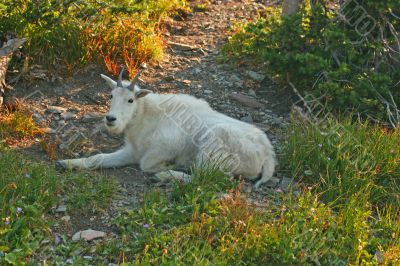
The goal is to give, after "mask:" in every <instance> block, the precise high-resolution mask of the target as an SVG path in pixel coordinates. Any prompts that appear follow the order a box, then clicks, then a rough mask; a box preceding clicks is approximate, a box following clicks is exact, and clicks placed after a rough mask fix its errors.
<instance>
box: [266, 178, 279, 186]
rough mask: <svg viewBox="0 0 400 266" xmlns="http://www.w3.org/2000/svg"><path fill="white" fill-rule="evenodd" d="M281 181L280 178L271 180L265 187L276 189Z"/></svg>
mask: <svg viewBox="0 0 400 266" xmlns="http://www.w3.org/2000/svg"><path fill="white" fill-rule="evenodd" d="M280 181H281V180H280V179H279V178H275V177H274V178H271V179H270V180H268V182H267V183H265V186H267V187H271V188H275V187H277V186H278V184H279V182H280Z"/></svg>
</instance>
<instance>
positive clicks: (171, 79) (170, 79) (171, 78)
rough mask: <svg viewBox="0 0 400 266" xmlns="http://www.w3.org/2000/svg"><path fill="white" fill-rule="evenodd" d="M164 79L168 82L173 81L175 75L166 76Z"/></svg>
mask: <svg viewBox="0 0 400 266" xmlns="http://www.w3.org/2000/svg"><path fill="white" fill-rule="evenodd" d="M164 80H165V81H167V82H171V81H174V80H175V77H174V76H172V75H171V76H166V77H165V78H164Z"/></svg>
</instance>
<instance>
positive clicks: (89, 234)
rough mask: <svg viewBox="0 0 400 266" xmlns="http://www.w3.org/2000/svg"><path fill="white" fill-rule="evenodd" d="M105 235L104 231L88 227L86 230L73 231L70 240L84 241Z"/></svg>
mask: <svg viewBox="0 0 400 266" xmlns="http://www.w3.org/2000/svg"><path fill="white" fill-rule="evenodd" d="M105 235H106V233H104V232H102V231H96V230H92V229H88V230H84V231H79V232H77V233H75V234H74V235H73V236H72V241H75V242H76V241H79V240H80V239H84V240H86V241H91V240H93V239H97V238H103V237H105Z"/></svg>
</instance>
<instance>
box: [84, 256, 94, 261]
mask: <svg viewBox="0 0 400 266" xmlns="http://www.w3.org/2000/svg"><path fill="white" fill-rule="evenodd" d="M83 258H84V259H85V260H92V258H93V257H92V256H83Z"/></svg>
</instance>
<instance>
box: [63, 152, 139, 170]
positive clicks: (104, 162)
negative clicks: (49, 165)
mask: <svg viewBox="0 0 400 266" xmlns="http://www.w3.org/2000/svg"><path fill="white" fill-rule="evenodd" d="M131 163H134V162H133V158H132V154H131V152H130V151H129V149H128V148H122V149H121V150H118V151H116V152H113V153H100V154H96V155H93V156H90V157H87V158H80V159H69V160H61V161H57V162H56V168H58V169H98V168H111V167H119V166H125V165H128V164H131Z"/></svg>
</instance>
